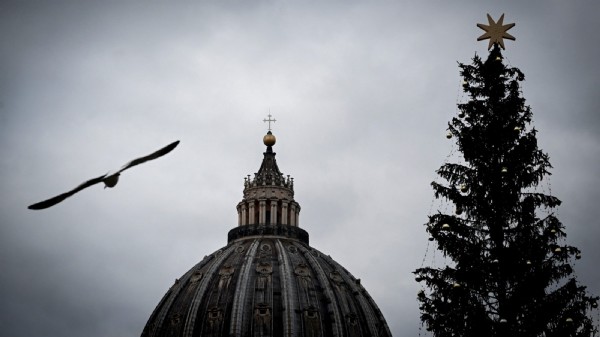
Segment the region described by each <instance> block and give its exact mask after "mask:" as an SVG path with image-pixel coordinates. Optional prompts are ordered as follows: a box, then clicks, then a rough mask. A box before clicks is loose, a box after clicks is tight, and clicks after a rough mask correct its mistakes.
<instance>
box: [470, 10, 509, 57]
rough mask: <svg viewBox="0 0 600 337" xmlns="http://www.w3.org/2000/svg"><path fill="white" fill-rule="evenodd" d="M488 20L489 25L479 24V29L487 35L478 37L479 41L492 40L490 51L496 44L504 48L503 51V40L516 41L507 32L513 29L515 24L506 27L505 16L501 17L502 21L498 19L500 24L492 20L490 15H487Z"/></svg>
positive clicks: (489, 46)
mask: <svg viewBox="0 0 600 337" xmlns="http://www.w3.org/2000/svg"><path fill="white" fill-rule="evenodd" d="M487 18H488V23H489V25H484V24H482V23H478V24H477V27H479V28H481V29H483V30H485V34H483V35H481V36H480V37H478V38H477V41H481V40H486V39H490V43H489V45H488V50H490V49H491V48H492V46H493V45H494V44H498V45H500V47H502V49H504V40H503V39H509V40H513V41H514V40H515V37H514V36H512V35H510V34H508V33H507V31H508V30H509V29H511V28H512V27H514V26H515V24H514V23H509V24H507V25H504V24H503V21H504V14H502V15H501V16H500V19H498V22H494V19H492V17H491V16H490V15H489V14H488V15H487Z"/></svg>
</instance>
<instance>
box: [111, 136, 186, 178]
mask: <svg viewBox="0 0 600 337" xmlns="http://www.w3.org/2000/svg"><path fill="white" fill-rule="evenodd" d="M178 144H179V141H176V142H173V143H171V144H169V145H167V146H165V147H163V148H162V149H160V150H158V151H156V152H154V153H151V154H149V155H147V156H144V157H141V158H137V159H134V160H132V161H130V162H129V163H127V164H125V165H124V166H123V167H121V169H120V170H119V172H123V171H125V170H127V169H128V168H130V167H133V166H135V165H139V164H141V163H144V162H147V161H148V160H152V159H156V158H159V157H162V156H164V155H165V154H167V153H169V152H171V151H173V149H174V148H175V147H176V146H177V145H178Z"/></svg>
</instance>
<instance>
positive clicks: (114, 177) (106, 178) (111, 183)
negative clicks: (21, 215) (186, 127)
mask: <svg viewBox="0 0 600 337" xmlns="http://www.w3.org/2000/svg"><path fill="white" fill-rule="evenodd" d="M178 144H179V141H176V142H173V143H171V144H169V145H167V146H165V147H163V148H162V149H160V150H158V151H156V152H153V153H151V154H149V155H147V156H144V157H141V158H137V159H134V160H132V161H130V162H129V163H127V164H125V165H124V166H123V167H121V168H120V169H119V170H118V171H117V172H115V173H113V172H108V173H106V174H105V175H102V176H99V177H97V178H93V179H90V180H88V181H86V182H84V183H83V184H81V185H79V186H77V187H75V188H74V189H72V190H70V191H69V192H66V193H63V194H60V195H57V196H55V197H54V198H50V199H48V200H44V201H40V202H38V203H35V204H33V205H31V206H29V207H27V208H29V209H35V210H38V209H44V208H48V207H51V206H54V205H56V204H58V203H59V202H61V201H63V200H65V199H66V198H68V197H70V196H72V195H73V194H75V193H77V192H79V191H81V190H83V189H84V188H88V187H90V186H92V185H96V184H98V183H100V182H103V183H104V188H107V187H110V188H112V187H115V185H117V183H118V182H119V176H120V175H121V172H123V171H125V170H127V169H128V168H131V167H134V166H136V165H139V164H141V163H145V162H147V161H148V160H153V159H156V158H159V157H162V156H164V155H165V154H167V153H169V152H171V151H173V149H174V148H175V147H176V146H177V145H178Z"/></svg>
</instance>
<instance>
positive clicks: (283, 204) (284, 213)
mask: <svg viewBox="0 0 600 337" xmlns="http://www.w3.org/2000/svg"><path fill="white" fill-rule="evenodd" d="M287 218H288V202H287V201H282V202H281V224H282V225H287V223H288V221H287Z"/></svg>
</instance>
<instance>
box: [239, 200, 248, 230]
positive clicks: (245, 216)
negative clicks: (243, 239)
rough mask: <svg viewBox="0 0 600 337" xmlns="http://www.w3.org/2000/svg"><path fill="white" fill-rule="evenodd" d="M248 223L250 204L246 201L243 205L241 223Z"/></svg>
mask: <svg viewBox="0 0 600 337" xmlns="http://www.w3.org/2000/svg"><path fill="white" fill-rule="evenodd" d="M247 224H248V205H247V204H246V203H244V204H243V205H242V223H241V224H240V225H242V226H243V225H247Z"/></svg>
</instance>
